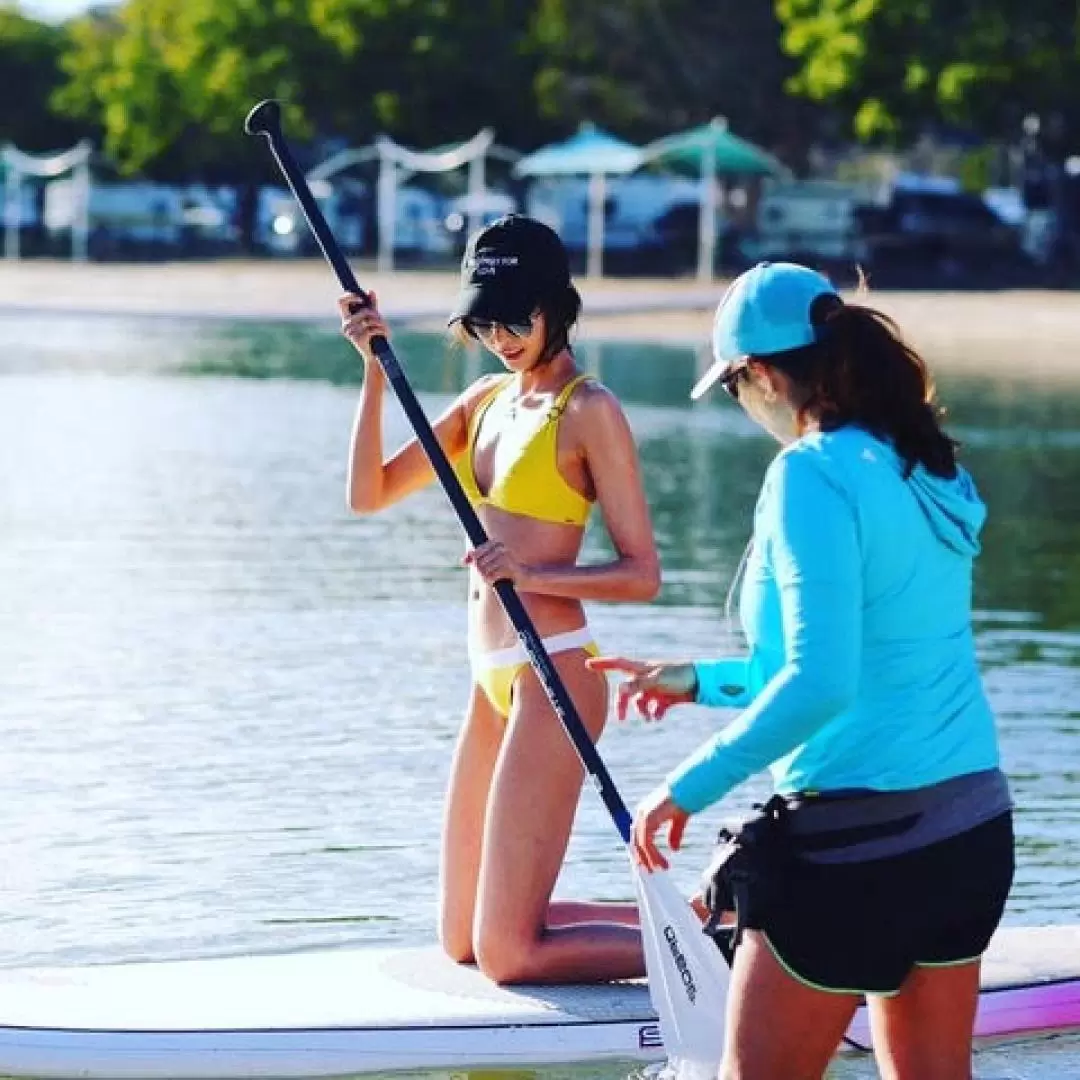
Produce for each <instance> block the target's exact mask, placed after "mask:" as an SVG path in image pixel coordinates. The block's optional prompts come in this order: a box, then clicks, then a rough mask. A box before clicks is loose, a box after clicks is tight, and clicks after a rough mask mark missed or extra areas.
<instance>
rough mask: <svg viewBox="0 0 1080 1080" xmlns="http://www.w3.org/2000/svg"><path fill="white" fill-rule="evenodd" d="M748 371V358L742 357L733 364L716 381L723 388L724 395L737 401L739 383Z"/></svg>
mask: <svg viewBox="0 0 1080 1080" xmlns="http://www.w3.org/2000/svg"><path fill="white" fill-rule="evenodd" d="M749 370H750V358H749V357H744V358H743V359H742V360H740V361H739V362H738V363H736V364H733V365H732V366H731V368H730V369H729V370H727V371H725V372H724V374H723V375H721V376H720V378H719V379H717V380H716V381H717V382H718V383H719V384H720V385H721V387H723V389H724V393H726V394H727V395H728V397H732V398H734V399H735V400H736V401H738V400H739V381H740V380H741V379H742V377H743V376H744V375H745V374H746V373H747V371H749Z"/></svg>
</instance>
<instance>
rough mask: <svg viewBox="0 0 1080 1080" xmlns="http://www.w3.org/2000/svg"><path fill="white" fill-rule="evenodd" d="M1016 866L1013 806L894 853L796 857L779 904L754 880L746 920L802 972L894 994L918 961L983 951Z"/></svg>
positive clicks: (811, 980) (817, 983)
mask: <svg viewBox="0 0 1080 1080" xmlns="http://www.w3.org/2000/svg"><path fill="white" fill-rule="evenodd" d="M1013 867H1014V861H1013V825H1012V814H1011V812H1010V813H1005V814H1002V815H1000V816H999V817H996V818H993V819H992V820H991V821H988V822H986V823H985V824H983V825H979V826H977V827H975V828H973V829H969V830H968V831H967V832H963V833H960V834H958V835H957V836H953V837H950V838H949V839H947V840H942V841H940V842H938V843H936V844H931V845H929V846H928V847H924V848H920V849H919V850H917V851H910V852H905V853H903V854H901V855H893V856H890V857H888V858H883V859H875V860H872V861H869V862H860V863H812V862H808V861H806V860H803V859H799V860H794V861H790V862H787V863H786V864H785V867H784V874H783V882H782V886H781V889H780V895H779V897H777V898H776V899H775V900H774V901H773V903H771V905H770V909H769V910H761V906H760V905H755V902H754V895H753V891H752V890H751V892H750V894H749V896H748V897H747V905H746V906H747V911H746V912H745V914H744V926H745V927H746V928H748V929H753V930H760V931H762V932H763V933H764V934H765V936H766V938H767V939H768V942H769V944H770V946H771V947H772V950H773V952H774V953H775V954H776V956H777V958H778V959H779V960H780V962H781V963H782V964H783V966H784V967H785V968H786V969H787V970H788V972H789V973H790V974H791V975H793V976H794V977H795V978H797V979H798V980H799V981H800V982H804V983H806V984H808V985H810V986H813V987H816V988H817V989H822V990H831V991H834V992H838V993H842V992H855V993H866V994H893V993H896V992H897V991H898V990H899V989H900V986H901V984H902V983H903V982H904V980H905V978H906V977H907V976H908V974H909V973H910V972H911V970H912V968H914V967H916V966H921V967H935V966H939V967H947V966H952V965H957V964H963V963H965V962H970V961H972V960H974V959H976V958H977V957H979V956H981V955H982V953H983V952H984V951H985V950H986V947H987V945H988V944H989V943H990V938H991V937H992V936H993V934H994V931H995V930H996V929H997V927H998V923H999V922H1000V921H1001V916H1002V913H1003V911H1004V909H1005V901H1006V899H1007V898H1008V895H1009V889H1010V887H1011V885H1012V879H1013ZM755 907H757V908H758V910H755Z"/></svg>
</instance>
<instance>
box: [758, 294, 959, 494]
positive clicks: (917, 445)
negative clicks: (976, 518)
mask: <svg viewBox="0 0 1080 1080" xmlns="http://www.w3.org/2000/svg"><path fill="white" fill-rule="evenodd" d="M810 316H811V321H812V322H813V323H814V325H815V326H817V327H818V335H819V336H818V341H817V342H816V343H815V344H813V345H808V346H806V347H805V348H802V349H793V350H791V351H790V352H787V353H778V354H774V355H771V356H762V357H757V358H756V359H759V360H760V361H762V362H763V363H766V364H772V365H774V366H776V367H777V368H779V369H780V370H781V371H782V372H783V373H784V374H785V375H787V376H788V378H790V379H791V381H792V382H793V383H794V385H795V389H796V399H797V400H798V399H799V398H801V402H800V408H799V417H800V421H801V422H804V423H805V418H806V417H807V416H809V415H811V414H812V415H813V416H814V417H815V418H816V419H817V421H818V425H819V427H820V428H821V430H823V431H832V430H835V429H836V428H838V427H843V426H844V425H845V424H857V425H858V426H860V427H862V428H865V429H866V430H867V431H869V432H870V433H871V434H872V435H875V436H877V437H878V438H880V439H883V440H886V441H888V442H890V443H891V444H892V445H893V448H894V449H895V450H896V452H897V454H898V455H899V456H900V458H901V460H902V461H903V463H904V475H905V477H906V476H910V475H911V473H912V471H913V470H914V469H915V467H916V466H917V465H922V466H923V467H924V468H925V469H926V470H927V471H928V472H930V473H932V474H933V475H935V476H941V477H952V476H955V475H956V448H957V446H958V443H957V442H956V441H955V440H953V439H951V438H950V437H949V436H948V435H946V434H945V433H944V431H942V429H941V419H942V417H943V415H944V412H943V410H942V409H940V408H939V407H938V406H937V404H936V402H935V399H934V383H933V379H932V378H931V376H930V373H929V371H928V370H927V367H926V363H925V361H924V360H923V358H922V357H921V356H920V355H919V353H918V352H916V351H915V349H913V348H912V347H911V346H910V345H908V344H907V342H905V341H904V340H903V338H902V337H901V335H900V332H899V329H898V328H897V326H896V324H895V323H894V322H893V321H892V319H890V318H889V317H888V316H887V315H884V314H883V313H882V312H880V311H877V310H875V309H874V308H869V307H863V306H861V305H859V304H845V303H844V302H843V301H842V300H840V298H839V297H837V296H835V295H831V294H830V295H825V296H821V297H819V298H818V300H817V301H815V304H814V306H813V308H812V309H811V312H810Z"/></svg>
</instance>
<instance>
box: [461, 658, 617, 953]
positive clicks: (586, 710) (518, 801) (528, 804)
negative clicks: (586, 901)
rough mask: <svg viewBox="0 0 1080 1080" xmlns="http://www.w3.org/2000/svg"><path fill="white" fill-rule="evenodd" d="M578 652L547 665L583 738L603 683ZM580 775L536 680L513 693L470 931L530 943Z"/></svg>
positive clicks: (525, 680) (599, 712)
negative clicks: (483, 930) (575, 716)
mask: <svg viewBox="0 0 1080 1080" xmlns="http://www.w3.org/2000/svg"><path fill="white" fill-rule="evenodd" d="M585 660H586V653H585V652H584V651H583V650H580V649H574V650H570V651H568V652H565V653H558V654H556V655H555V656H554V657H553V658H552V661H553V663H554V664H555V667H556V669H557V670H558V672H559V674H560V676H561V677H562V679H563V682H564V683H565V685H566V688H567V690H568V692H569V694H570V698H571V700H572V701H573V702H574V704H575V706H576V708H577V710H578V712H579V714H580V716H581V719H582V721H583V722H584V724H585V727H586V729H587V730H588V732H589V735H590V737H591V738H592V739H593V740H594V741H595V740H597V739H598V738H599V737H600V734H601V732H602V731H603V728H604V722H605V720H606V716H607V701H608V694H607V683H606V681H605V680H604V678H603V677H602V676H600V675H597V674H596V673H595V672H593V671H590V670H589V669H588V668H587V667H586V666H585ZM582 777H583V769H582V765H581V763H580V761H579V760H578V757H577V753H576V751H575V750H574V748H573V746H572V744H571V742H570V740H569V738H568V737H567V735H566V733H565V731H564V730H563V727H562V724H561V723H560V722H559V719H558V717H557V716H556V715H555V713H554V710H553V709H552V707H551V703H550V702H549V701H548V698H547V695H546V693H545V692H544V689H543V687H542V686H541V685H540V682H539V680H538V679H537V677H536V674H535V673H534V672H533V671H532V670H531V668H530V669H525V670H523V671H522V674H521V675H520V676H519V678H518V680H517V683H516V684H515V687H514V703H513V708H512V710H511V713H510V717H509V723H508V727H507V732H506V738H505V741H504V743H503V746H502V749H501V751H500V753H499V759H498V762H497V764H496V767H495V775H494V777H493V779H492V785H491V796H490V799H489V803H488V814H487V821H486V826H485V836H484V848H483V855H482V859H481V864H480V881H479V908H478V911H477V916H478V922H477V927H481V926H483V927H484V928H486V929H488V930H491V929H496V928H497V929H496V932H497V934H498V935H499V936H506V937H507V938H509V939H512V940H519V941H521V940H526V939H527V940H530V941H531V940H533V939H535V937H536V936H537V935H538V934H539V933H540V931H541V930H542V929H543V928H544V925H545V920H546V917H547V910H548V904H549V901H550V899H551V893H552V890H553V889H554V887H555V881H556V879H557V877H558V875H559V870H560V868H561V867H562V862H563V857H564V855H565V854H566V845H567V842H568V840H569V837H570V829H571V827H572V825H573V822H574V815H575V812H576V810H577V804H578V799H579V796H580V794H581V783H582Z"/></svg>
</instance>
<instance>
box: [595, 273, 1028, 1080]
mask: <svg viewBox="0 0 1080 1080" xmlns="http://www.w3.org/2000/svg"><path fill="white" fill-rule="evenodd" d="M713 345H714V352H715V355H716V363H715V364H714V366H713V368H712V370H711V371H710V372H709V374H708V375H707V376H706V377H705V379H703V380H702V382H701V383H699V385H698V387H697V388H695V396H696V395H698V394H700V393H703V392H704V391H705V390H706V389H708V387H709V386H710V385H712V384H713V383H714V382H720V383H721V385H722V386H723V387H724V389H726V390H727V391H728V393H730V394H731V395H732V396H733V397H735V398H736V399H737V401H738V402H739V404H740V405H741V406H742V407H743V408H744V409H745V410H746V412H747V413H748V415H749V416H750V417H751V418H752V419H754V420H755V421H757V422H758V423H759V424H760V425H761V426H762V427H763V428H764V429H765V430H766V431H768V432H769V433H770V434H771V435H773V436H774V437H775V438H776V439H777V440H778V441H779V442H780V443H781V444H782V446H783V449H782V450H781V452H780V453H779V454H778V455H777V457H776V458H775V460H774V461H773V462H772V464H771V465H770V467H769V469H768V471H767V473H766V476H765V481H764V485H763V487H762V490H761V493H760V496H759V498H758V503H757V508H756V511H755V515H754V529H753V540H752V546H751V550H750V554H749V558H748V561H747V565H746V576H745V578H744V581H743V585H742V590H741V595H740V616H741V619H742V623H743V627H744V631H745V634H746V638H747V642H748V644H749V655H748V656H746V657H744V658H737V659H725V660H708V661H702V662H698V663H694V664H689V663H651V662H649V663H642V662H637V661H628V660H622V659H610V660H609V659H601V660H597V661H595V662H594V664H593V666H594V667H595V668H596V669H598V670H607V671H621V672H623V673H625V674H627V675H628V676H629V678H628V679H627V680H626V681H625V682H624V683H623V684H622V685H621V686H620V688H619V700H618V703H617V711H618V713H619V715H620V716H624V715H625V713H626V710H627V707H628V706H629V705H631V704H633V705H634V706H635V708H636V709H637V710H638V711H640V712H642V713H643V714H644V715H645V716H646V717H647V718H652V719H658V718H659V717H660V716H662V715H663V714H664V712H666V711H667V709H668V708H669V707H670V706H672V705H674V704H677V703H680V702H692V701H696V702H698V703H700V704H704V705H712V706H717V707H727V708H732V707H735V708H741V709H742V710H743V711H742V713H741V715H740V716H739V717H738V718H737V719H735V720H734V721H733V722H732V723H731V724H729V725H728V726H727V727H726V728H724V729H723V730H722V731H721V732H719V733H718V734H717V735H715V736H714V737H713V738H711V739H710V740H709V741H708V742H706V743H705V744H704V745H703V746H701V747H700V749H699V750H698V751H697V752H696V753H694V754H692V755H691V756H690V757H689V758H687V759H686V760H685V761H684V762H682V764H680V765H679V766H678V767H677V768H676V769H675V770H674V771H673V772H671V773H670V774H669V775H668V777H667V779H666V781H665V782H664V783H663V784H661V785H660V786H659V787H658V788H657V789H656V790H655V791H654V792H653V793H652V794H651V795H650V796H649V797H648V798H647V799H646V800H645V801H644V803H643V804H642V806H641V807H640V808H639V810H638V812H637V815H636V817H635V821H634V831H633V843H634V851H635V855H636V857H637V858H638V859H639V860H640V861H641V862H642V863H643V864H645V865H646V866H647V867H650V868H655V867H662V866H665V865H666V859H665V857H664V855H663V854H662V853H661V852H660V850H659V849H658V847H657V842H656V836H657V833H658V832H660V831H661V830H663V829H665V828H666V829H667V834H668V842H669V844H670V846H671V848H672V849H677V848H678V847H679V846H680V843H681V840H682V836H683V832H684V830H685V828H686V824H687V821H688V819H689V817H690V815H692V814H697V813H700V812H701V811H702V810H704V809H706V808H707V807H709V806H711V805H712V804H713V803H715V802H716V801H717V800H719V799H721V798H723V796H725V795H726V794H727V793H728V792H730V791H731V790H732V788H734V787H735V786H736V785H738V784H740V783H742V782H743V781H744V780H746V779H747V778H748V777H750V776H752V775H754V774H755V773H757V772H759V771H761V770H763V769H765V768H766V767H768V768H769V769H770V771H771V772H772V776H773V780H774V783H775V787H776V795H775V796H774V797H773V798H772V799H771V800H770V801H769V803H768V804H767V805H766V807H765V808H764V811H765V812H764V813H763V814H762V815H760V816H759V817H758V819H757V820H756V821H754V822H753V823H748V825H747V826H744V828H743V830H742V831H741V835H740V838H739V841H738V845H737V854H736V855H734V856H733V857H732V859H731V861H730V862H729V863H727V864H725V865H724V866H722V867H721V868H720V869H719V871H717V872H716V873H715V875H714V877H713V879H712V882H711V887H710V888H709V890H708V893H707V895H708V898H709V905H710V907H711V908H712V911H713V915H714V916H715V917H716V918H718V919H719V918H720V917H721V915H722V912H723V910H724V909H728V908H730V907H731V906H732V903H731V901H732V899H734V906H735V908H736V909H737V916H738V923H739V925H740V932H739V935H738V938H739V944H738V946H737V949H736V953H735V964H734V969H733V972H732V984H731V996H730V999H729V1015H728V1029H727V1030H728V1033H729V1034H728V1046H727V1058H726V1061H725V1066H724V1070H723V1072H722V1076H723V1077H725V1078H731V1080H735V1078H738V1080H817V1078H819V1077H821V1076H822V1075H823V1074H824V1072H825V1070H826V1068H827V1065H828V1062H829V1059H830V1057H831V1056H832V1054H833V1052H834V1051H835V1049H836V1047H837V1044H838V1043H839V1041H840V1039H841V1037H842V1035H843V1034H844V1032H845V1030H846V1028H847V1026H848V1024H849V1022H850V1020H851V1018H852V1016H853V1014H854V1012H855V1009H856V1007H857V1006H858V1004H859V1002H860V998H861V995H863V994H866V995H868V998H869V1003H870V1015H871V1020H872V1027H873V1035H874V1048H875V1053H876V1055H877V1059H878V1065H879V1068H880V1070H881V1075H882V1077H884V1078H885V1080H970V1076H971V1050H972V1035H973V1028H974V1018H975V1010H976V1005H977V1001H978V991H979V964H980V956H981V954H982V953H983V951H984V950H985V949H986V947H987V944H988V943H989V941H990V938H991V935H992V934H993V932H994V930H995V929H996V928H997V926H998V923H999V921H1000V919H1001V915H1002V912H1003V909H1004V907H1005V902H1006V898H1007V896H1008V892H1009V888H1010V886H1011V882H1012V876H1013V831H1012V813H1011V805H1012V804H1011V799H1010V795H1009V790H1008V785H1007V783H1006V780H1005V776H1004V775H1003V773H1002V771H1001V769H1000V768H999V757H998V743H997V737H996V733H995V726H994V718H993V715H992V713H991V710H990V706H989V704H988V702H987V699H986V696H985V694H984V692H983V687H982V683H981V679H980V675H979V669H978V664H977V660H976V653H975V642H974V636H973V632H972V625H971V589H972V564H973V560H974V559H975V556H976V555H977V554H978V553H979V540H978V537H979V532H980V529H981V527H982V524H983V521H984V518H985V508H984V506H983V503H982V502H981V500H980V499H979V496H978V494H977V492H976V490H975V486H974V484H973V483H972V480H971V477H970V476H969V475H968V474H967V473H966V472H965V471H964V470H963V469H962V468H960V467H959V466H958V465H957V463H956V459H955V443H953V442H952V440H950V439H949V438H948V437H947V436H946V435H945V434H944V433H943V432H942V430H941V429H940V427H939V424H938V418H937V411H936V409H935V408H934V405H933V392H932V387H931V384H930V380H929V377H928V375H927V371H926V367H925V365H924V363H923V361H922V360H921V359H920V357H919V356H918V354H917V353H916V352H915V351H914V350H913V349H912V348H911V347H910V346H908V345H906V344H905V343H904V342H903V341H902V340H901V338H900V337H899V335H898V332H897V330H896V328H895V326H894V325H893V324H892V322H890V321H889V320H888V319H887V318H886V317H885V316H884V315H882V314H880V313H878V312H876V311H874V310H872V309H870V308H867V307H862V306H858V305H854V304H850V305H849V304H846V303H844V302H843V301H842V300H841V298H840V297H839V296H838V295H837V293H836V292H835V290H834V289H833V288H832V286H831V285H830V284H829V282H828V280H827V279H825V278H824V277H822V276H821V275H820V274H818V273H816V272H815V271H813V270H810V269H807V268H806V267H802V266H797V265H795V264H790V263H775V264H768V263H763V264H761V265H759V266H756V267H754V268H753V269H751V270H749V271H747V272H746V273H745V274H743V275H742V276H741V277H740V278H739V279H737V280H736V281H735V283H734V284H733V285H732V287H731V288H730V290H729V291H728V293H727V295H726V296H725V297H724V299H723V301H722V302H721V305H720V307H719V309H718V311H717V315H716V321H715V325H714V335H713ZM714 865H715V864H714ZM733 868H736V869H741V873H736V872H735V869H733Z"/></svg>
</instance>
